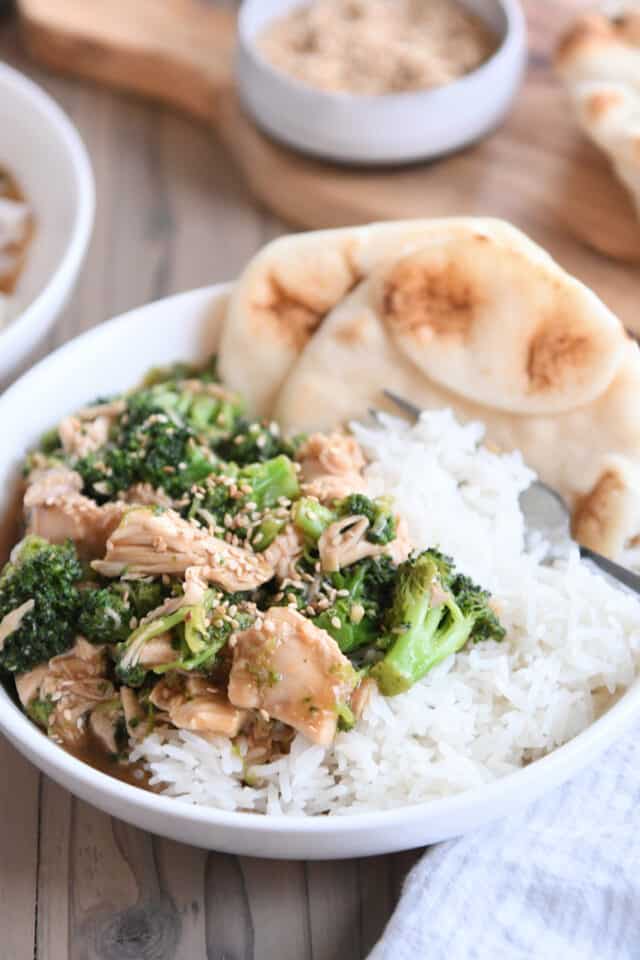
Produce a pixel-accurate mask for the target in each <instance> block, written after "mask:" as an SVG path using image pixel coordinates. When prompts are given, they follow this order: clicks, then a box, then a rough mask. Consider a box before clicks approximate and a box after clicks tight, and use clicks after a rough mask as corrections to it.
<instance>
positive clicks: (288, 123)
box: [236, 0, 527, 164]
mask: <svg viewBox="0 0 640 960" xmlns="http://www.w3.org/2000/svg"><path fill="white" fill-rule="evenodd" d="M300 3H301V0H244V3H243V4H242V7H241V9H240V14H239V17H238V49H237V56H236V76H237V84H238V88H239V91H240V98H241V100H242V103H243V104H244V106H245V108H246V109H247V110H248V112H249V113H250V114H251V116H252V117H253V118H254V120H255V122H256V123H257V125H258V126H259V127H260V128H262V129H263V130H264V131H265V132H266V133H268V134H270V135H271V136H273V137H274V138H275V139H276V140H280V141H281V142H283V143H285V144H287V145H289V146H291V147H295V148H296V149H298V150H301V151H303V152H305V153H309V154H313V155H315V156H319V157H323V158H326V159H330V160H335V161H339V162H343V163H359V164H397V163H410V162H414V161H416V160H425V159H429V158H433V157H438V156H441V155H442V154H446V153H450V152H451V151H453V150H457V149H459V148H460V147H462V146H464V145H465V144H468V143H471V142H473V141H475V140H478V139H479V138H480V137H482V136H484V135H485V134H486V133H487V132H488V131H489V130H491V129H493V128H494V127H495V126H496V125H497V124H498V123H499V122H500V120H501V119H502V117H503V116H504V114H505V112H506V110H507V109H508V107H509V104H510V103H511V101H512V99H513V97H514V95H515V93H516V90H517V89H518V86H519V84H520V81H521V79H522V75H523V71H524V65H525V61H526V48H527V45H526V28H525V21H524V16H523V13H522V9H521V7H520V3H519V0H465V5H466V6H467V7H468V8H469V9H470V10H472V11H474V12H475V13H477V14H478V15H479V16H481V17H482V18H483V19H484V20H485V21H486V23H487V24H488V25H489V26H490V27H491V28H492V29H493V30H494V31H495V33H496V34H497V35H498V37H500V41H501V42H500V45H499V47H498V49H497V50H496V52H495V53H494V54H493V56H492V57H490V58H489V59H488V60H487V61H486V62H485V63H483V64H482V65H481V66H480V67H478V69H477V70H474V71H472V72H471V73H469V74H466V75H465V76H463V77H461V78H460V79H458V80H455V81H453V82H452V83H449V84H447V85H446V86H443V87H438V88H436V89H433V90H419V91H416V92H411V93H396V94H387V95H382V96H361V95H354V94H348V93H328V92H325V91H322V90H317V89H315V88H313V87H310V86H307V85H306V84H303V83H300V82H299V81H298V80H296V79H294V78H292V77H290V76H288V75H287V74H286V73H284V72H281V71H280V70H276V69H275V68H274V67H273V66H271V64H270V63H269V62H268V61H267V60H266V58H265V57H264V55H263V54H262V53H261V52H260V50H259V49H258V46H257V38H258V36H259V34H260V33H261V32H262V30H263V29H264V28H265V26H266V25H267V24H268V23H269V22H270V21H271V20H273V18H274V17H279V16H283V15H284V14H286V13H287V12H288V11H289V10H291V9H292V8H293V7H296V6H300Z"/></svg>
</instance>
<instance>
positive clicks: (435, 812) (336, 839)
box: [0, 286, 640, 859]
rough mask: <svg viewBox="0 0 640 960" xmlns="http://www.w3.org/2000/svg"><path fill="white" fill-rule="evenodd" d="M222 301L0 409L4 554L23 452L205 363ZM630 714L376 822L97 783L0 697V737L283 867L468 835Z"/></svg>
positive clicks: (185, 836) (83, 359)
mask: <svg viewBox="0 0 640 960" xmlns="http://www.w3.org/2000/svg"><path fill="white" fill-rule="evenodd" d="M224 291H225V288H224V287H220V286H218V287H211V288H209V289H204V290H196V291H194V292H192V293H185V294H182V295H181V296H177V297H171V298H170V299H167V300H161V301H160V302H158V303H153V304H150V305H149V306H146V307H143V308H141V309H139V310H134V311H133V312H131V313H128V314H125V315H124V316H122V317H119V318H117V319H115V320H112V321H110V322H109V323H106V324H103V325H101V326H100V327H97V328H96V329H94V330H92V331H90V332H89V333H86V334H84V335H83V336H81V337H78V338H77V339H76V340H74V341H72V342H71V343H69V344H67V345H66V346H64V347H62V348H61V349H59V350H57V351H56V352H55V353H53V354H51V356H49V357H47V359H46V360H43V361H42V362H41V363H39V364H38V365H37V366H36V367H34V368H33V369H32V370H31V371H30V372H29V373H27V374H26V375H25V376H23V377H22V378H21V379H20V380H18V381H17V382H16V383H15V384H14V385H13V387H11V388H10V389H9V390H8V392H7V393H5V395H4V396H3V397H2V398H0V423H2V425H3V429H2V453H1V458H0V491H2V492H1V494H0V518H2V520H3V523H2V524H0V533H2V534H3V535H4V543H3V548H4V551H5V552H6V548H7V546H8V542H9V541H10V538H11V536H12V534H13V529H12V528H13V526H14V523H15V521H16V517H17V509H16V507H15V503H14V494H15V491H16V484H17V479H18V475H19V469H20V463H21V459H22V457H23V456H24V454H25V452H26V451H27V450H28V449H29V448H30V447H31V446H32V445H33V444H35V443H36V442H37V440H38V438H39V437H40V435H41V433H42V432H43V431H44V430H45V429H47V428H49V427H50V426H52V425H53V424H55V423H56V421H57V420H59V419H60V418H61V417H62V416H63V415H64V414H67V413H69V412H71V411H72V410H74V409H76V408H77V407H79V406H81V405H83V404H84V403H85V401H87V400H88V399H91V398H93V397H95V396H96V395H99V394H101V395H105V394H108V393H111V392H114V391H118V390H121V389H124V388H126V387H129V386H131V385H133V384H134V383H136V382H137V381H138V380H139V379H140V377H141V376H142V374H143V373H144V372H146V370H147V368H148V367H150V366H153V365H155V364H164V363H168V362H171V361H173V360H176V359H185V360H193V359H202V358H204V357H205V356H207V355H208V354H209V353H211V352H214V351H215V348H216V341H217V317H218V313H219V312H216V304H219V302H220V298H221V296H222V295H223V294H224ZM43 398H46V400H45V402H43ZM2 559H4V556H3V557H2ZM639 714H640V687H639V686H638V684H637V683H636V684H634V686H633V687H632V688H631V689H630V690H629V691H628V692H627V693H626V694H625V695H624V696H623V697H622V698H621V699H620V700H619V701H618V703H616V705H615V706H614V707H612V708H611V709H610V710H609V711H608V712H607V713H606V714H605V715H604V716H603V717H601V718H600V719H599V720H598V721H597V722H596V723H594V724H592V725H591V726H590V727H589V728H588V729H587V730H585V731H584V732H583V733H581V734H580V735H579V736H577V737H576V738H575V739H574V740H572V741H571V742H570V743H568V744H567V745H566V746H564V747H561V748H559V749H558V750H556V751H555V752H554V753H552V754H550V755H549V756H548V757H545V758H544V759H542V760H538V761H537V762H536V763H533V764H531V765H530V766H528V767H525V768H523V769H522V770H520V771H518V772H517V773H514V774H511V775H510V776H508V777H505V778H504V779H502V780H499V781H497V782H495V783H492V784H489V785H488V786H482V787H479V788H477V789H474V790H470V791H467V792H465V793H462V794H459V795H457V796H453V797H451V798H449V799H443V800H436V801H433V802H431V803H425V804H420V805H418V806H412V807H405V808H402V809H397V810H392V811H388V812H384V813H369V814H358V815H354V816H340V817H315V818H305V817H273V816H261V815H258V814H247V813H227V812H223V811H220V810H212V809H205V808H202V807H201V808H198V807H194V806H191V805H189V804H186V803H184V802H181V801H179V800H172V799H169V798H165V797H161V796H156V795H154V794H151V793H147V792H145V791H143V790H141V789H138V788H136V787H132V786H128V785H127V784H124V783H121V782H119V781H117V780H114V779H112V778H111V777H109V776H106V775H105V774H102V773H98V772H97V771H96V770H94V769H93V768H91V767H89V766H87V765H86V764H84V763H81V762H80V761H79V760H75V759H74V758H73V757H71V756H69V754H67V753H65V752H64V750H62V749H61V748H60V747H57V746H56V745H55V744H54V743H53V742H52V741H51V740H49V739H47V737H46V736H45V735H44V734H43V733H41V732H40V731H39V730H38V729H37V727H35V726H34V725H33V724H32V723H31V722H30V721H29V720H27V719H26V717H25V716H24V715H23V714H22V713H21V711H20V710H19V709H18V707H17V706H16V705H15V704H14V703H13V701H12V700H11V698H10V697H9V696H8V694H7V693H6V692H5V690H4V689H3V688H1V687H0V730H1V731H2V732H3V733H4V734H5V735H6V736H7V737H8V738H9V739H10V740H11V741H12V743H13V744H14V745H15V746H16V747H17V748H18V750H20V751H21V752H22V753H23V754H24V755H25V756H27V757H28V758H29V759H30V760H32V761H33V763H35V764H36V765H37V766H38V767H40V769H41V770H43V771H44V772H45V773H47V774H49V776H51V777H53V779H54V780H56V781H58V783H60V784H62V785H63V786H65V787H67V788H68V789H69V790H71V791H72V792H73V793H75V794H77V796H79V797H81V798H82V799H83V800H86V801H88V802H89V803H92V804H94V805H95V806H96V807H99V808H100V809H102V810H105V811H106V812H108V813H110V814H113V815H114V816H116V817H120V818H121V819H123V820H127V821H129V822H130V823H133V824H135V825H136V826H138V827H142V828H144V829H145V830H151V831H153V832H155V833H158V834H162V835H163V836H166V837H171V838H172V839H174V840H180V841H184V842H185V843H190V844H195V845H196V846H200V847H207V848H210V849H215V850H223V851H226V852H229V853H237V854H248V855H253V856H263V857H280V858H305V859H331V858H342V857H354V856H366V855H369V854H380V853H386V852H390V851H394V850H403V849H408V848H410V847H416V846H421V845H423V844H427V843H433V842H435V841H437V840H444V839H446V838H448V837H452V836H456V835H459V834H462V833H466V832H467V831H469V830H472V829H474V828H475V827H478V826H480V825H481V824H485V823H487V822H488V821H490V820H492V819H494V818H497V817H501V816H503V815H505V814H508V813H510V812H512V811H515V810H518V809H520V808H522V807H524V806H525V805H526V804H528V803H530V802H531V801H532V800H534V799H535V798H536V797H538V796H540V795H541V794H543V793H544V792H545V791H548V790H550V789H551V788H553V787H555V786H557V785H558V784H560V783H562V782H563V781H564V780H567V779H568V778H569V777H571V776H572V775H573V774H574V773H576V772H577V771H578V770H580V769H581V768H583V767H585V766H586V765H587V764H589V763H591V762H593V761H594V760H595V759H596V758H597V757H598V755H599V754H600V753H602V752H603V751H604V750H606V748H607V747H608V746H611V745H612V744H613V743H615V742H616V741H617V740H618V738H619V737H620V736H621V735H622V734H623V732H624V731H625V729H626V728H627V727H628V726H629V725H630V724H631V722H632V721H633V720H634V719H637V717H638V715H639Z"/></svg>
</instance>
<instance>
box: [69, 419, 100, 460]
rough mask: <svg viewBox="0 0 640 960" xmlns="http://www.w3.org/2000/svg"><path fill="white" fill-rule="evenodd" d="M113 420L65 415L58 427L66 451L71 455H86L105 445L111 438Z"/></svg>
mask: <svg viewBox="0 0 640 960" xmlns="http://www.w3.org/2000/svg"><path fill="white" fill-rule="evenodd" d="M110 428H111V421H110V420H109V418H108V417H96V418H95V420H86V421H83V420H81V419H80V417H65V418H64V420H62V421H61V423H60V426H59V427H58V433H59V434H60V440H61V442H62V447H63V449H64V452H65V453H66V454H67V455H68V456H71V457H86V455H87V454H88V453H93V452H94V451H95V450H99V449H100V447H103V446H104V445H105V443H106V442H107V440H108V439H109V430H110Z"/></svg>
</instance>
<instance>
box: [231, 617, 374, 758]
mask: <svg viewBox="0 0 640 960" xmlns="http://www.w3.org/2000/svg"><path fill="white" fill-rule="evenodd" d="M357 682H358V678H357V674H356V671H355V670H354V669H353V667H352V666H351V664H350V662H349V661H348V660H347V658H346V657H345V656H344V655H343V654H342V653H341V652H340V648H339V647H338V644H337V643H336V642H335V640H334V639H333V638H332V637H331V636H329V634H328V633H327V632H326V631H325V630H320V629H319V628H318V627H316V626H315V625H314V624H313V623H311V621H309V620H307V619H306V618H305V617H303V616H302V615H301V614H299V613H297V612H296V611H295V610H290V609H289V608H288V607H271V609H270V610H269V611H268V612H267V613H266V614H265V617H264V620H260V619H258V620H256V622H255V624H254V626H253V627H251V628H250V629H249V630H245V631H244V632H242V633H239V634H237V635H236V645H235V647H234V650H233V666H232V668H231V675H230V677H229V699H230V701H231V703H233V704H234V705H235V706H237V707H244V708H246V709H258V710H264V711H265V712H266V713H267V714H268V715H269V716H270V717H275V718H276V719H277V720H281V721H282V722H283V723H288V724H289V725H290V726H292V727H293V728H294V729H296V730H299V731H300V732H301V733H304V734H305V736H306V737H308V739H309V740H311V741H312V742H313V743H318V744H321V745H322V746H328V745H329V744H330V743H331V741H332V740H333V738H334V737H335V733H336V728H337V723H338V708H339V706H340V705H341V704H343V703H347V702H348V701H349V698H350V696H351V692H352V690H353V689H354V687H355V686H356V685H357Z"/></svg>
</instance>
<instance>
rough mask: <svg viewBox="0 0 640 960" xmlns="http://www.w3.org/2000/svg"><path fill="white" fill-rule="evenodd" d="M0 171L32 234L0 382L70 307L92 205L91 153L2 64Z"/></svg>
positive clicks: (0, 336) (4, 343)
mask: <svg viewBox="0 0 640 960" xmlns="http://www.w3.org/2000/svg"><path fill="white" fill-rule="evenodd" d="M0 129H1V130H5V131H7V135H6V136H5V137H3V138H2V139H1V141H0V165H2V166H5V167H7V168H8V169H9V171H10V172H11V173H12V174H13V175H14V176H15V178H16V180H17V181H18V183H19V185H20V187H21V188H22V190H23V191H24V193H25V196H26V199H27V201H28V203H29V205H30V207H31V209H32V211H33V214H34V218H35V232H34V237H33V241H32V243H31V246H30V248H29V251H28V256H27V261H26V265H25V269H24V270H23V272H22V274H21V276H20V279H19V281H18V286H17V289H16V292H15V294H14V296H13V298H12V299H13V301H14V304H15V307H16V310H15V312H14V315H13V318H12V319H10V320H9V321H8V322H7V324H6V326H3V327H0V383H1V382H2V381H3V380H5V379H6V378H7V377H9V375H10V374H11V373H12V372H14V371H15V370H16V368H18V367H19V366H20V365H22V364H23V363H24V362H25V361H26V360H27V359H28V357H29V354H30V353H31V351H32V350H33V349H34V348H35V346H36V344H37V343H38V341H40V340H41V339H42V337H44V335H45V334H46V332H47V331H48V330H49V328H50V327H51V326H52V324H53V323H54V321H55V320H56V319H57V317H58V316H59V314H60V312H61V311H62V309H63V307H64V306H65V304H66V302H67V299H68V297H69V294H70V293H71V290H72V289H73V286H74V284H75V281H76V278H77V275H78V271H79V269H80V266H81V264H82V261H83V259H84V256H85V253H86V250H87V246H88V244H89V239H90V236H91V228H92V226H93V214H94V207H95V189H94V182H93V174H92V171H91V165H90V163H89V158H88V156H87V151H86V150H85V147H84V145H83V143H82V141H81V139H80V137H79V135H78V133H77V131H76V129H75V127H74V126H73V124H72V123H71V121H70V120H69V118H68V117H67V115H66V114H65V113H64V112H63V111H62V110H61V109H60V107H59V106H58V105H57V103H55V101H54V100H52V99H51V97H50V96H49V95H48V94H46V93H45V92H44V91H43V90H41V89H40V87H38V86H36V84H35V83H33V82H32V81H31V80H28V79H27V78H26V77H24V76H23V75H22V74H21V73H18V71H17V70H13V69H12V68H11V67H8V66H7V65H6V64H0Z"/></svg>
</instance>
